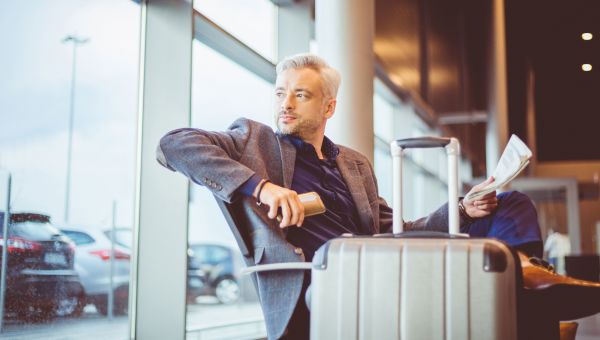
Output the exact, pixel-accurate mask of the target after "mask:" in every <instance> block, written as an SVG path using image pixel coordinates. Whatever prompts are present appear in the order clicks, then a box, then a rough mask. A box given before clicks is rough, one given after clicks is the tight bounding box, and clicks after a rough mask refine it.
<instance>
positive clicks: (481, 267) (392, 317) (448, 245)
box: [307, 137, 519, 340]
mask: <svg viewBox="0 0 600 340" xmlns="http://www.w3.org/2000/svg"><path fill="white" fill-rule="evenodd" d="M421 147H445V148H446V150H447V154H448V158H449V162H448V164H449V176H448V177H449V188H448V191H449V202H450V206H449V210H450V214H449V216H450V233H449V234H445V233H436V232H418V233H414V232H406V233H402V232H401V231H402V223H400V222H401V221H402V219H401V216H402V203H401V192H402V191H401V190H402V189H401V188H402V186H401V183H402V181H401V177H402V174H401V168H402V166H401V165H402V153H403V150H404V149H406V148H421ZM458 154H459V145H458V141H457V140H456V139H454V138H453V139H448V138H430V137H427V138H415V139H408V140H399V141H395V142H393V143H392V156H393V164H394V170H393V171H394V174H393V178H394V180H393V181H394V200H393V204H394V234H381V235H375V236H373V237H355V236H351V235H349V236H344V237H340V238H336V239H333V240H331V241H329V242H328V243H326V244H325V245H324V246H323V247H321V248H320V249H319V250H318V251H317V253H316V254H315V257H314V259H313V263H312V264H313V268H312V283H311V291H310V298H309V299H307V300H309V301H308V303H309V308H310V311H311V332H310V334H311V339H312V340H333V339H340V340H342V339H343V340H349V339H365V340H367V339H426V340H435V339H440V340H441V339H461V340H462V339H498V340H500V339H502V340H505V339H516V338H517V315H516V311H517V306H516V304H517V294H518V292H517V288H516V287H517V285H516V282H517V281H518V272H517V270H516V268H517V267H519V266H518V264H517V261H516V257H515V254H514V253H513V252H512V251H511V250H510V249H509V248H508V247H507V246H506V245H505V244H503V243H501V242H499V241H496V240H492V239H470V238H468V237H465V236H464V235H460V234H458V221H459V220H458V218H459V217H458V195H457V193H458V171H457V168H458V166H457V164H458V163H457V160H458Z"/></svg>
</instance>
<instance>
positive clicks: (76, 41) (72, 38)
mask: <svg viewBox="0 0 600 340" xmlns="http://www.w3.org/2000/svg"><path fill="white" fill-rule="evenodd" d="M88 41H89V39H88V38H81V37H78V36H77V35H74V34H70V35H67V36H66V37H64V38H63V40H62V42H63V43H65V44H68V43H73V60H72V66H71V96H70V98H69V141H68V143H67V181H66V182H67V184H66V188H65V223H67V222H68V221H69V196H70V193H71V152H72V149H73V118H74V114H75V73H76V72H75V67H76V65H77V47H79V45H83V44H85V43H87V42H88Z"/></svg>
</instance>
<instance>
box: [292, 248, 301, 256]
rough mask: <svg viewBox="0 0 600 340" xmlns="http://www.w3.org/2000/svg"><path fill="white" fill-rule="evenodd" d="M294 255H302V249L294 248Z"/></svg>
mask: <svg viewBox="0 0 600 340" xmlns="http://www.w3.org/2000/svg"><path fill="white" fill-rule="evenodd" d="M294 253H296V254H297V255H302V253H303V251H302V248H294Z"/></svg>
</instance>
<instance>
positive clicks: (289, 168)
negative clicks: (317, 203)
mask: <svg viewBox="0 0 600 340" xmlns="http://www.w3.org/2000/svg"><path fill="white" fill-rule="evenodd" d="M277 141H279V149H280V150H281V170H282V172H283V186H284V187H285V188H288V189H289V188H291V187H292V179H293V178H294V166H295V165H296V148H295V147H294V146H293V145H292V143H290V142H288V141H287V140H285V139H284V138H281V136H280V135H277Z"/></svg>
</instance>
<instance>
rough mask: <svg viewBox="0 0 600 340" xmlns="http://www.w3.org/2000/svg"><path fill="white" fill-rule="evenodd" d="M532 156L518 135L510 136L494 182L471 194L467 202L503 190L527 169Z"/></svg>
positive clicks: (494, 175)
mask: <svg viewBox="0 0 600 340" xmlns="http://www.w3.org/2000/svg"><path fill="white" fill-rule="evenodd" d="M531 156H532V153H531V150H529V148H528V147H527V145H525V143H523V141H522V140H521V139H520V138H519V137H517V136H516V135H512V136H510V139H509V141H508V144H506V148H504V152H502V156H501V157H500V160H499V161H498V165H497V166H496V170H494V174H493V175H492V176H493V177H494V181H493V182H492V183H490V184H488V185H486V186H485V187H483V188H481V189H479V190H476V191H471V192H469V193H468V194H467V196H466V197H465V200H466V201H472V200H476V199H479V198H481V197H483V196H485V195H487V194H489V193H490V192H492V191H496V190H498V189H500V188H502V187H503V186H505V185H506V184H508V182H510V181H512V180H513V178H515V177H517V175H518V174H519V173H520V172H521V171H522V170H523V169H525V167H527V165H528V164H529V160H530V159H531Z"/></svg>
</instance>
